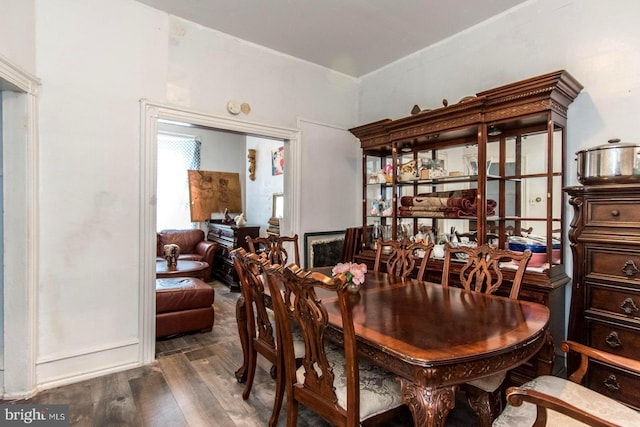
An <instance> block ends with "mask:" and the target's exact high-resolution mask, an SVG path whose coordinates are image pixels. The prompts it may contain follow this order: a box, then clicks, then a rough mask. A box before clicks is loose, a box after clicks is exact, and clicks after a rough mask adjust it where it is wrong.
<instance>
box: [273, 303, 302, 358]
mask: <svg viewBox="0 0 640 427" xmlns="http://www.w3.org/2000/svg"><path fill="white" fill-rule="evenodd" d="M267 315H268V316H269V320H271V326H272V327H273V330H274V331H275V330H276V317H275V313H274V312H273V310H267ZM291 334H292V335H293V354H294V355H295V356H296V359H297V358H299V357H302V356H304V338H302V332H301V331H300V328H299V327H298V325H297V324H296V323H295V322H294V321H291ZM276 345H277V344H276Z"/></svg>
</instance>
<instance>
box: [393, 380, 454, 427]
mask: <svg viewBox="0 0 640 427" xmlns="http://www.w3.org/2000/svg"><path fill="white" fill-rule="evenodd" d="M398 380H399V381H400V387H401V388H402V400H403V401H404V403H406V404H407V405H408V406H409V409H410V410H411V414H412V415H413V425H414V426H416V427H421V426H429V427H431V426H433V427H443V426H444V424H445V421H446V419H447V415H449V411H451V410H452V409H453V407H454V405H455V400H456V397H455V391H456V387H455V386H448V387H442V388H426V387H423V386H419V385H417V384H415V383H413V382H411V381H409V380H406V379H404V378H399V379H398Z"/></svg>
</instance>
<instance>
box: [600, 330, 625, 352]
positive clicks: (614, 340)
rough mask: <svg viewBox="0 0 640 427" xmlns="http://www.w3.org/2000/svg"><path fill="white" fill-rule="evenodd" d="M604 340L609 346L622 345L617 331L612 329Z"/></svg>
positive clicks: (616, 346)
mask: <svg viewBox="0 0 640 427" xmlns="http://www.w3.org/2000/svg"><path fill="white" fill-rule="evenodd" d="M604 342H606V343H607V345H608V346H609V347H611V348H618V347H620V346H621V345H622V341H620V337H619V336H618V333H617V332H615V331H613V332H611V333H610V334H609V335H607V337H606V338H605V339H604Z"/></svg>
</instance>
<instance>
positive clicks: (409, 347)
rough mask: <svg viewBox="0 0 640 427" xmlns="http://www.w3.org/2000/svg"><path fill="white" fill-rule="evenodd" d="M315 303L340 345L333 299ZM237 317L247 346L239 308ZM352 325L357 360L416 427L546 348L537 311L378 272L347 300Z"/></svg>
mask: <svg viewBox="0 0 640 427" xmlns="http://www.w3.org/2000/svg"><path fill="white" fill-rule="evenodd" d="M317 296H318V297H319V298H320V299H321V300H322V302H323V304H324V305H325V307H326V309H327V312H328V315H329V325H330V327H329V328H327V331H326V334H327V336H328V338H330V339H332V340H334V341H336V342H342V332H341V331H342V317H341V314H340V308H339V305H338V302H337V296H336V294H335V293H330V292H327V291H323V290H321V289H318V292H317ZM236 316H237V320H238V329H239V332H240V335H241V341H244V340H247V339H248V337H247V336H246V334H247V332H246V331H247V329H246V315H245V310H244V307H243V302H241V301H239V302H238V306H237V308H236ZM353 322H354V327H355V332H356V339H357V340H358V352H359V354H360V355H361V356H364V357H366V358H368V359H370V360H371V361H373V362H374V363H376V364H378V365H380V366H382V367H383V368H385V369H387V370H388V371H391V372H393V373H394V374H395V375H396V376H397V378H398V381H399V383H400V386H401V389H402V397H403V400H404V402H405V403H406V404H407V405H408V406H409V408H410V410H411V412H412V414H413V420H414V425H415V426H443V425H444V423H445V420H446V418H447V415H448V413H449V411H450V410H451V409H453V407H454V403H455V391H456V389H457V386H458V385H460V384H463V383H465V382H467V381H470V380H474V379H478V378H482V377H486V376H489V375H491V374H494V373H498V372H503V371H507V370H509V369H513V368H515V367H517V366H519V365H520V364H522V363H525V362H526V361H527V360H528V359H530V358H532V357H533V356H534V355H535V354H536V353H537V352H538V351H539V350H540V349H541V347H542V346H543V344H545V342H547V343H548V342H549V336H548V335H547V334H548V332H547V329H548V323H549V309H548V308H547V307H546V306H544V305H541V304H537V303H533V302H528V301H521V300H513V299H508V298H505V297H500V296H493V295H486V294H483V293H478V292H469V291H465V290H463V289H459V288H455V287H447V288H444V287H442V286H441V285H440V284H437V283H430V282H422V281H417V280H414V279H404V278H401V277H397V276H393V275H388V274H387V273H378V272H368V273H367V274H366V278H365V283H364V285H363V287H362V288H361V290H360V292H359V293H358V294H356V295H354V296H353ZM243 331H244V334H245V337H242V335H243ZM244 347H245V343H243V348H244ZM246 357H247V355H246V354H245V364H244V365H243V366H242V367H241V368H240V369H239V370H238V371H237V372H236V377H237V378H238V380H239V381H241V380H242V379H243V375H245V371H246V364H247V360H246Z"/></svg>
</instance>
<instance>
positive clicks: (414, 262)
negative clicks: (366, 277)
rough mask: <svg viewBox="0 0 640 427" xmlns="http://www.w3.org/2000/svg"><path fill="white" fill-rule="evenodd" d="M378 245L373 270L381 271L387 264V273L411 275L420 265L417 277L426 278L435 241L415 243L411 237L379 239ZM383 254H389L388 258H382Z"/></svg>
mask: <svg viewBox="0 0 640 427" xmlns="http://www.w3.org/2000/svg"><path fill="white" fill-rule="evenodd" d="M376 246H377V248H376V259H375V262H374V264H373V271H381V269H382V265H383V264H384V265H386V268H387V273H389V274H393V275H395V276H401V277H409V276H411V275H412V274H413V271H414V269H415V267H416V266H418V273H417V274H416V276H415V277H416V279H418V280H424V275H425V273H426V270H427V262H428V261H429V256H430V255H431V250H432V249H433V243H429V244H424V243H414V242H411V241H410V240H409V239H402V240H400V241H397V240H382V239H378V241H377V243H376ZM383 255H387V258H386V260H383V259H382V258H383Z"/></svg>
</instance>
